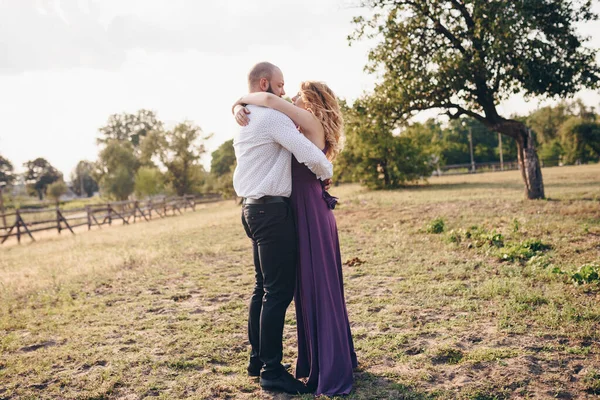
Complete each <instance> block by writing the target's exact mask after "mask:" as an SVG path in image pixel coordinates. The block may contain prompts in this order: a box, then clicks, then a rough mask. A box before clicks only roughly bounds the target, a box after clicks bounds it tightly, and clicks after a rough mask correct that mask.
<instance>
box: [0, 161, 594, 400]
mask: <svg viewBox="0 0 600 400" xmlns="http://www.w3.org/2000/svg"><path fill="white" fill-rule="evenodd" d="M544 179H545V182H546V193H547V196H548V197H549V200H544V201H525V200H523V199H522V198H523V197H522V196H523V190H522V184H521V181H520V177H519V175H518V173H517V172H506V173H492V174H481V175H475V176H454V177H443V178H436V179H432V180H431V181H430V184H429V185H425V186H422V187H415V188H410V189H405V190H398V191H381V192H371V191H367V190H364V189H362V188H360V187H358V186H356V185H349V186H342V187H339V188H335V189H334V190H333V193H334V194H335V195H337V196H339V197H340V198H341V200H342V204H341V205H340V206H339V208H338V209H336V216H337V218H338V225H339V229H340V235H341V240H342V254H343V258H344V260H347V261H352V260H353V262H348V263H347V265H346V266H345V267H344V273H345V282H346V293H347V300H348V309H349V314H350V319H351V323H352V329H353V333H354V338H355V344H356V348H357V353H358V357H359V362H360V368H359V370H358V371H357V372H356V374H355V379H356V384H355V391H354V392H353V393H352V394H351V396H350V398H354V399H373V398H406V399H409V398H415V399H429V398H441V399H451V398H452V399H453V398H461V399H462V398H464V399H502V398H551V397H558V398H586V397H589V398H593V397H594V396H595V395H596V394H597V393H600V346H599V345H598V339H599V338H600V337H599V336H600V334H599V328H600V309H599V308H598V301H599V300H600V294H599V288H598V286H597V285H584V286H575V285H573V284H571V283H570V282H569V281H568V279H566V278H565V277H567V276H568V274H569V273H570V272H571V271H574V270H575V269H576V268H578V267H579V266H580V265H583V264H586V263H593V262H599V261H600V165H591V166H581V167H564V168H551V169H545V170H544ZM436 218H439V219H440V220H441V221H443V222H444V227H445V230H444V232H443V233H441V234H431V233H427V225H429V224H430V223H431V222H432V220H434V219H436ZM239 219H240V210H239V208H238V207H237V206H235V205H234V204H233V203H232V202H223V203H218V204H214V205H210V206H207V208H205V209H201V210H198V211H196V212H195V213H188V214H185V215H183V216H179V217H176V218H169V219H165V220H159V221H155V222H152V223H151V224H146V223H140V224H136V225H132V226H120V227H113V228H111V229H105V230H101V231H93V232H89V233H86V232H83V233H81V234H78V235H77V236H74V237H71V236H68V235H65V236H63V237H51V238H50V237H49V238H45V239H44V240H43V241H39V242H37V243H33V244H30V245H23V246H20V247H17V246H12V247H5V248H0V351H1V355H0V399H8V398H11V399H12V398H19V399H143V398H159V399H178V398H198V399H202V398H206V399H209V398H210V399H227V398H236V399H237V398H241V399H244V398H248V399H250V398H287V396H285V395H274V394H271V393H266V392H262V391H261V390H260V388H259V386H258V383H257V382H256V381H255V380H252V379H250V378H248V377H246V376H245V374H244V372H245V370H244V368H245V361H246V357H247V351H248V348H247V341H246V337H245V319H246V301H247V298H248V295H249V293H250V289H251V286H252V267H251V262H252V261H251V255H250V246H249V243H248V240H247V238H245V236H244V234H243V230H242V228H241V224H240V221H239ZM473 226H477V231H476V232H479V234H480V236H478V237H475V236H472V237H471V238H467V237H466V232H467V231H469V229H470V228H472V227H473ZM471 231H473V232H475V230H473V229H471ZM494 232H495V233H499V234H501V235H502V240H503V243H504V247H496V246H494V245H490V244H489V243H488V242H486V240H487V239H485V238H484V236H485V235H488V234H491V233H494ZM481 238H483V239H481ZM527 240H538V241H540V243H543V244H547V245H549V246H551V249H550V250H545V251H542V252H539V254H537V255H536V256H535V257H533V258H531V259H529V260H525V259H523V260H520V261H519V260H518V259H517V260H516V261H502V254H503V253H507V252H511V251H514V252H515V254H521V253H518V252H519V251H522V250H523V248H522V243H523V242H525V241H527ZM519 246H521V247H519ZM511 254H512V253H511ZM554 268H559V269H561V270H562V271H565V272H566V274H565V275H559V274H555V273H552V270H553V269H554ZM285 336H286V339H285V345H286V348H285V358H286V360H289V361H293V359H294V357H295V344H296V343H295V327H294V315H293V307H291V308H290V311H289V313H288V324H287V326H286V331H285ZM304 398H309V396H304Z"/></svg>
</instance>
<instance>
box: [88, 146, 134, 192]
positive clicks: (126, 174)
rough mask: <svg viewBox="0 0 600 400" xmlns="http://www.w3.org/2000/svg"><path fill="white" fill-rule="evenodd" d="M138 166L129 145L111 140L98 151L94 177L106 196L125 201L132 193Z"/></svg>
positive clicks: (131, 147)
mask: <svg viewBox="0 0 600 400" xmlns="http://www.w3.org/2000/svg"><path fill="white" fill-rule="evenodd" d="M138 166H139V162H138V159H137V158H136V156H135V154H134V152H133V145H132V144H131V143H129V142H122V141H119V140H111V141H109V142H108V143H107V144H106V146H105V147H104V149H102V151H100V154H99V157H98V162H97V163H96V170H95V177H96V179H97V180H98V181H99V182H100V187H101V189H102V190H103V191H104V192H105V193H106V194H107V195H108V196H110V197H113V198H115V199H117V200H126V199H127V198H128V197H129V195H130V194H131V193H133V189H134V177H135V173H136V171H137V169H138Z"/></svg>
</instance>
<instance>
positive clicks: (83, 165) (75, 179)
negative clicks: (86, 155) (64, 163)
mask: <svg viewBox="0 0 600 400" xmlns="http://www.w3.org/2000/svg"><path fill="white" fill-rule="evenodd" d="M94 168H95V165H94V163H93V162H91V161H86V160H82V161H79V162H78V163H77V166H76V167H75V169H74V170H73V172H71V184H72V186H73V187H72V190H73V192H75V194H76V195H78V196H83V195H85V196H87V197H91V196H92V195H93V194H94V193H95V192H97V191H98V189H99V187H98V182H96V180H95V179H94Z"/></svg>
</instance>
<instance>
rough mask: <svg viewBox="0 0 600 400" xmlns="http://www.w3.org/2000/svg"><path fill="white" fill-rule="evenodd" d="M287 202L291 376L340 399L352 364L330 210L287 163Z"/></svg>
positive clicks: (313, 183) (311, 179) (310, 178)
mask: <svg viewBox="0 0 600 400" xmlns="http://www.w3.org/2000/svg"><path fill="white" fill-rule="evenodd" d="M291 204H292V207H293V209H294V213H295V218H296V224H297V225H296V228H297V230H298V254H299V256H298V268H297V283H296V293H295V295H294V303H295V305H296V320H297V330H298V361H297V364H296V378H306V377H308V382H307V385H308V386H309V387H312V388H316V390H315V394H317V395H321V394H325V395H330V396H331V395H342V394H348V393H350V391H351V390H352V383H353V378H352V369H353V368H355V367H356V366H357V360H356V353H355V352H354V344H353V342H352V334H351V333H350V323H349V322H348V312H347V311H346V302H345V300H344V283H343V279H342V259H341V255H340V244H339V240H338V232H337V225H336V222H335V217H334V215H333V212H332V211H331V210H330V209H329V207H328V204H327V202H326V201H325V199H324V198H323V188H322V186H321V181H320V180H318V179H317V177H316V176H315V174H313V173H312V172H311V171H310V170H309V169H308V167H306V166H305V165H304V164H300V163H299V162H298V161H297V160H296V158H293V160H292V195H291Z"/></svg>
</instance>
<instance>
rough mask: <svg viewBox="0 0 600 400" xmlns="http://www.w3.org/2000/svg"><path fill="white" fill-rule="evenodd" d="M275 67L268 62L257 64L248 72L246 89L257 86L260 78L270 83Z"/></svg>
mask: <svg viewBox="0 0 600 400" xmlns="http://www.w3.org/2000/svg"><path fill="white" fill-rule="evenodd" d="M276 68H277V66H275V65H273V64H271V63H270V62H266V61H263V62H259V63H258V64H256V65H255V66H254V67H252V69H251V70H250V73H249V74H248V87H250V88H253V87H256V86H258V84H259V83H260V80H261V79H262V78H266V79H267V80H268V81H271V79H272V78H273V72H274V71H275V69H276Z"/></svg>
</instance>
